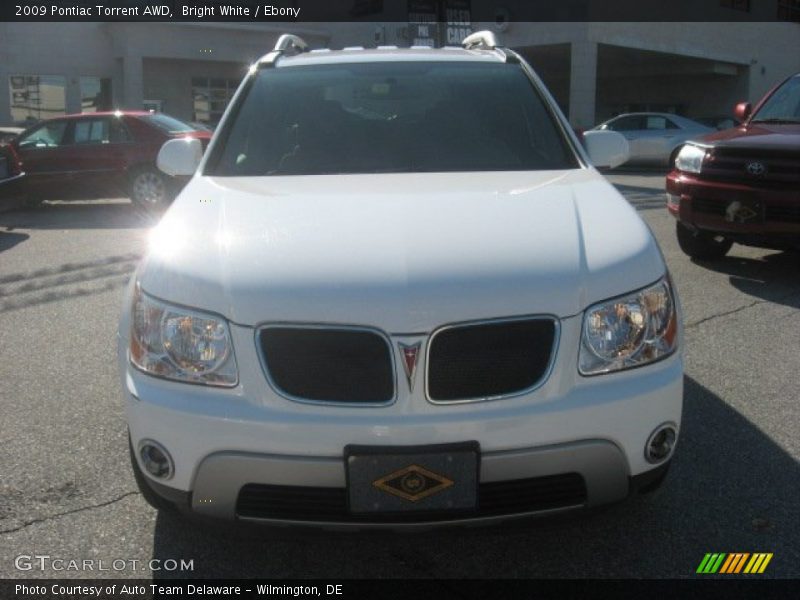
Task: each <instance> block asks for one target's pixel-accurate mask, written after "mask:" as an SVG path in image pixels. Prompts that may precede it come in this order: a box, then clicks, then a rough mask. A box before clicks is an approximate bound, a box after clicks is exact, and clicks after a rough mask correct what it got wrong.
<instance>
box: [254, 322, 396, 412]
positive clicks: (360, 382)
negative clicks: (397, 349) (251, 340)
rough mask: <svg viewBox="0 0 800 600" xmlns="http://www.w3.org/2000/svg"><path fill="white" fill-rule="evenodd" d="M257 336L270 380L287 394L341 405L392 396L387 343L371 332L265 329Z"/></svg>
mask: <svg viewBox="0 0 800 600" xmlns="http://www.w3.org/2000/svg"><path fill="white" fill-rule="evenodd" d="M259 338H260V343H261V349H262V352H263V356H264V364H265V366H266V369H267V372H268V375H269V378H270V381H271V382H272V383H273V385H274V386H275V387H276V388H277V389H278V391H280V392H282V393H283V394H285V395H288V396H290V397H292V398H296V399H300V400H311V401H317V402H343V403H386V402H389V401H390V400H391V399H392V398H394V367H393V364H392V356H391V353H390V349H389V344H388V342H387V341H386V339H385V338H384V337H383V336H381V335H380V334H378V333H376V332H374V331H369V330H361V329H336V328H302V327H268V328H266V329H263V330H262V331H261V333H260V336H259Z"/></svg>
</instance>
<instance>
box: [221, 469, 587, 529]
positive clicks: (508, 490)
mask: <svg viewBox="0 0 800 600" xmlns="http://www.w3.org/2000/svg"><path fill="white" fill-rule="evenodd" d="M585 502H586V483H585V482H584V480H583V477H582V476H581V475H579V474H578V473H564V474H560V475H548V476H546V477H534V478H532V479H517V480H512V481H498V482H491V483H481V484H480V485H479V487H478V508H477V510H475V511H471V512H463V511H462V512H458V513H455V512H437V513H422V512H416V513H399V514H397V513H396V514H393V515H381V514H380V513H376V514H375V515H363V514H359V515H353V514H350V512H349V511H348V509H347V490H346V489H345V488H319V487H300V486H283V485H263V484H256V483H249V484H247V485H245V486H244V487H242V489H241V490H240V491H239V497H238V498H237V501H236V514H237V515H238V516H240V517H250V518H256V519H279V520H295V521H312V522H323V521H327V522H412V523H413V522H417V523H419V522H426V521H438V520H444V519H459V518H478V517H489V516H497V515H513V514H520V513H526V512H536V511H543V510H552V509H556V508H564V507H568V506H578V505H582V504H584V503H585Z"/></svg>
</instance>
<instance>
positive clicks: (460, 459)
mask: <svg viewBox="0 0 800 600" xmlns="http://www.w3.org/2000/svg"><path fill="white" fill-rule="evenodd" d="M345 460H346V464H347V489H348V501H349V506H350V512H352V513H405V512H425V511H427V512H449V511H472V510H475V509H476V507H477V497H478V460H479V447H478V444H477V442H467V443H463V444H444V445H437V446H398V447H374V446H348V447H347V448H345Z"/></svg>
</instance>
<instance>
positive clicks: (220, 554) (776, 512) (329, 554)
mask: <svg viewBox="0 0 800 600" xmlns="http://www.w3.org/2000/svg"><path fill="white" fill-rule="evenodd" d="M799 480H800V467H799V466H798V462H797V461H796V460H795V459H794V458H793V457H792V456H791V455H789V454H788V453H787V452H786V451H784V450H783V449H782V448H781V447H780V446H778V445H776V444H775V443H774V442H773V441H772V440H771V439H770V438H769V437H768V436H766V435H765V434H764V433H762V432H761V431H760V430H759V428H758V427H757V426H756V425H755V424H754V423H752V422H750V421H749V420H747V419H746V418H744V417H743V416H742V415H741V414H739V413H738V412H737V411H735V410H733V409H732V408H731V407H729V406H728V405H727V404H726V403H725V402H724V401H723V400H722V399H721V398H719V397H718V396H716V395H714V394H713V393H712V392H711V391H709V390H708V389H706V388H704V387H703V386H702V385H700V384H699V383H698V382H696V381H695V380H693V379H691V378H688V377H687V378H686V380H685V394H684V419H683V425H682V432H681V441H680V444H679V448H678V451H677V455H676V457H675V459H674V464H673V465H672V469H671V472H670V474H669V476H668V477H667V480H666V482H665V484H664V486H663V487H662V488H661V489H660V490H658V491H656V492H655V493H653V494H651V495H646V496H636V497H633V498H631V499H629V500H628V501H626V502H623V503H621V504H618V505H614V506H611V507H609V508H607V509H604V510H598V511H594V512H591V513H585V514H581V515H578V516H575V517H572V518H559V519H547V520H531V521H526V522H524V524H514V523H511V524H509V525H506V526H504V527H499V528H498V527H495V528H482V529H475V530H472V529H466V528H462V529H455V530H446V531H437V532H434V533H426V534H391V533H386V534H372V533H371V534H337V533H325V532H319V533H315V534H310V533H305V532H302V533H301V532H298V531H296V530H292V529H279V530H273V529H262V528H258V527H253V526H247V527H243V526H241V525H237V524H233V523H231V524H220V525H214V526H208V525H205V524H203V523H197V522H195V521H194V520H187V519H186V518H183V517H175V516H169V515H164V514H159V515H158V518H157V522H156V527H155V534H154V535H155V538H154V544H153V558H157V559H161V560H162V561H163V560H165V559H168V558H172V559H181V558H183V559H193V560H194V571H193V572H191V573H168V572H159V573H155V574H154V575H155V577H156V578H168V577H181V576H182V577H198V578H202V577H258V578H270V577H273V578H292V577H296V578H303V577H321V578H339V579H345V578H379V577H396V578H397V577H400V578H417V577H423V578H426V577H442V578H476V577H496V578H515V577H576V578H581V577H666V578H679V577H694V576H695V570H696V568H697V566H698V564H699V563H700V561H701V560H702V558H703V556H704V554H705V553H706V552H773V553H774V554H775V558H774V559H773V560H772V562H771V563H770V566H769V569H768V571H767V573H766V574H765V575H764V577H767V576H772V577H776V576H777V577H797V576H798V565H800V550H799V549H798V548H799V544H798V540H800V504H799V503H798V502H797V482H798V481H799Z"/></svg>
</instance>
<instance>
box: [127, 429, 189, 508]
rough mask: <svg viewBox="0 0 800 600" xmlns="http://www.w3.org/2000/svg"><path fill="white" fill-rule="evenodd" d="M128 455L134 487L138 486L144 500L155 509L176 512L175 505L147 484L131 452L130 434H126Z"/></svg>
mask: <svg viewBox="0 0 800 600" xmlns="http://www.w3.org/2000/svg"><path fill="white" fill-rule="evenodd" d="M128 455H129V456H130V459H131V468H132V469H133V478H134V479H135V480H136V487H138V488H139V492H140V493H141V494H142V497H143V498H144V499H145V502H147V503H148V504H149V505H150V506H152V507H153V508H155V509H156V510H161V511H165V512H176V511H177V510H178V507H177V506H175V505H174V504H173V503H172V502H170V501H169V500H167V499H165V498H162V497H161V496H159V495H158V494H156V493H155V492H154V491H153V489H152V488H151V487H150V486H149V485H148V483H147V479H146V477H145V474H144V473H142V470H141V469H140V468H139V463H138V462H137V461H136V455H135V454H134V452H133V444H132V443H131V438H130V436H128Z"/></svg>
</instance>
